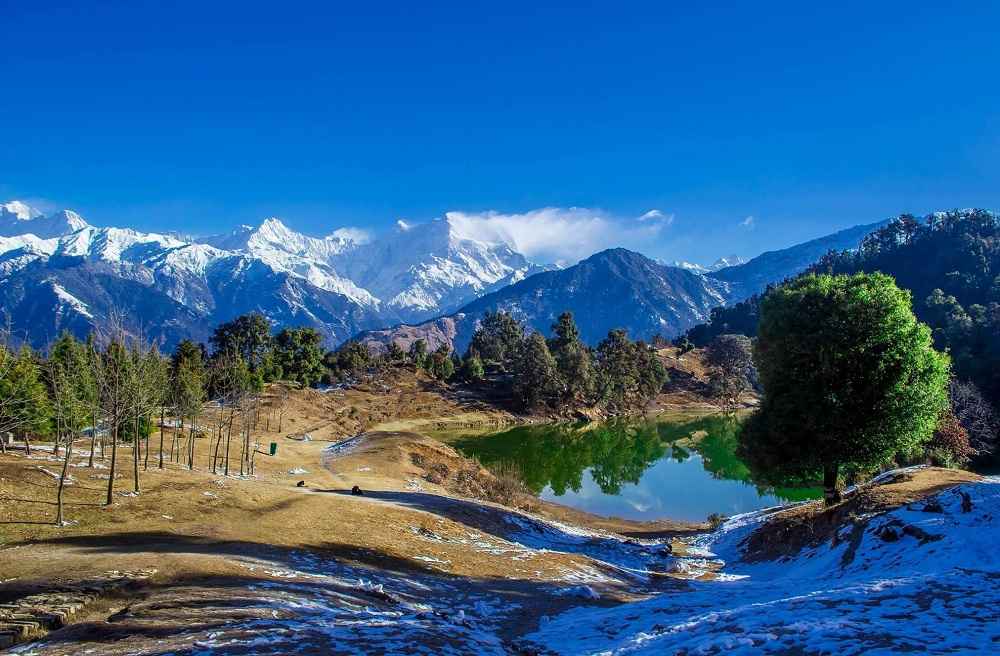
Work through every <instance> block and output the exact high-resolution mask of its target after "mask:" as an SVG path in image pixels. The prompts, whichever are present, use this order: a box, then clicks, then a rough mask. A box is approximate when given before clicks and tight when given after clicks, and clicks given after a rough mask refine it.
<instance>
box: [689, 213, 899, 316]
mask: <svg viewBox="0 0 1000 656" xmlns="http://www.w3.org/2000/svg"><path fill="white" fill-rule="evenodd" d="M888 222H889V220H885V221H879V222H877V223H869V224H867V225H857V226H854V227H851V228H847V229H846V230H840V231H838V232H835V233H833V234H831V235H826V236H824V237H819V238H817V239H811V240H809V241H806V242H803V243H801V244H796V245H795V246H790V247H788V248H782V249H780V250H774V251H768V252H766V253H762V254H760V255H758V256H757V257H755V258H753V259H751V260H750V261H748V262H745V263H742V264H738V265H735V266H727V267H723V268H720V269H718V270H716V271H713V272H711V273H709V274H708V275H710V276H711V277H712V278H715V279H716V280H719V281H722V282H724V283H726V284H728V285H729V286H730V295H729V299H728V302H730V303H735V302H737V301H742V300H743V299H745V298H749V297H750V296H753V295H754V294H756V293H758V292H762V291H764V289H765V288H766V287H767V286H768V285H770V284H772V283H776V282H781V281H782V280H785V279H786V278H791V277H792V276H794V275H796V274H798V273H801V272H802V271H805V270H806V269H807V268H808V267H809V266H810V265H812V264H813V263H815V262H816V260H818V259H819V258H821V257H823V256H824V255H826V254H827V253H829V252H830V251H845V250H854V249H855V248H857V247H858V245H859V244H860V243H861V240H862V239H864V238H865V236H866V235H869V234H871V233H872V232H875V231H876V230H878V229H879V228H881V227H882V226H884V225H885V224H887V223H888Z"/></svg>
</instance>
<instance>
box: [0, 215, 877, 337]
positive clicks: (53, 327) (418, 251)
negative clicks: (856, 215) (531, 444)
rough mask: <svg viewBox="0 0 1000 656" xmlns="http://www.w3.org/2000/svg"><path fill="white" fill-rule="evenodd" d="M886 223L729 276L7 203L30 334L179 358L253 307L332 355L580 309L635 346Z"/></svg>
mask: <svg viewBox="0 0 1000 656" xmlns="http://www.w3.org/2000/svg"><path fill="white" fill-rule="evenodd" d="M878 225H880V224H873V225H872V226H858V227H855V228H851V229H849V230H845V231H841V232H839V233H836V234H834V235H830V236H827V237H823V238H820V239H817V240H813V241H810V242H806V243H805V244H800V245H797V246H793V247H791V248H789V249H784V250H781V251H774V252H770V253H765V254H763V255H761V256H759V257H757V258H754V259H752V260H750V261H749V262H746V263H742V264H738V265H736V266H727V265H730V264H732V263H733V262H734V261H735V260H733V259H732V258H722V259H720V260H719V261H718V262H717V263H716V264H715V265H713V266H712V267H699V266H696V265H684V266H681V267H675V266H667V265H664V264H662V263H657V262H655V261H653V260H651V259H649V258H646V257H644V256H642V255H639V254H638V253H633V252H630V251H627V250H624V249H609V250H606V251H602V252H600V253H597V254H595V255H593V256H591V257H589V258H587V259H585V260H582V261H581V262H579V263H578V264H576V265H574V266H571V267H567V268H565V269H552V268H550V267H544V266H540V265H538V264H535V263H532V262H531V261H529V260H528V259H527V258H526V257H525V256H524V255H522V254H521V253H518V252H517V251H516V250H514V249H513V248H512V247H511V245H510V244H508V243H505V242H503V241H500V240H499V238H496V237H493V238H483V237H480V236H479V235H477V234H470V231H469V230H468V228H467V227H464V228H463V227H462V226H461V225H456V224H455V223H454V222H453V221H452V220H451V219H450V218H448V217H445V218H443V219H437V220H434V221H430V222H427V223H423V224H416V225H410V224H407V223H404V222H399V223H398V225H397V226H396V227H395V229H393V230H391V231H389V232H387V233H386V234H384V235H381V236H379V237H378V238H375V239H369V238H366V236H365V235H363V234H361V233H359V232H358V231H353V230H345V229H340V230H335V231H333V232H332V233H331V234H330V235H328V236H326V237H311V236H307V235H304V234H301V233H298V232H296V231H294V230H292V229H290V228H288V226H286V225H285V224H284V223H282V222H281V221H280V220H279V219H277V218H274V217H272V218H269V219H266V220H265V221H263V222H262V223H261V224H260V225H258V226H256V227H254V226H240V227H238V228H236V229H235V230H233V231H231V232H229V233H227V234H223V235H215V236H209V237H201V238H191V237H183V236H179V235H175V234H159V233H146V232H140V231H136V230H131V229H128V228H113V227H108V228H98V227H95V226H92V225H90V224H88V223H87V222H86V221H85V220H84V219H83V218H82V217H81V216H80V215H78V214H76V213H75V212H72V211H70V210H63V211H60V212H55V213H52V214H49V215H45V214H43V213H42V212H39V211H37V210H35V209H33V208H32V207H30V205H28V204H26V203H23V202H20V201H11V202H8V203H4V204H2V205H0V312H2V313H3V314H4V320H5V321H6V320H8V319H9V321H10V324H11V328H12V329H13V331H14V333H15V336H24V337H25V338H26V339H27V340H28V341H29V342H31V343H32V344H34V345H36V346H42V345H44V344H45V343H47V342H48V341H49V340H51V339H53V338H54V337H56V336H57V335H58V334H59V332H60V331H62V330H64V329H68V330H71V331H73V332H74V333H76V334H78V335H80V336H84V335H86V334H87V333H89V332H91V331H94V330H97V331H101V330H103V329H105V328H106V327H107V323H108V321H109V319H110V317H111V314H112V313H113V312H114V311H121V312H124V313H125V315H126V319H127V322H128V323H129V326H130V329H132V330H133V331H137V332H138V331H141V332H142V334H143V335H144V337H146V338H148V339H152V340H153V341H156V342H157V343H159V344H161V345H162V346H163V347H165V348H170V347H172V346H173V345H174V344H176V343H177V342H178V341H179V340H181V339H184V338H192V339H198V340H205V339H207V337H208V335H209V333H210V331H211V329H212V328H213V327H214V326H215V325H217V324H218V323H221V322H223V321H228V320H230V319H232V318H233V317H235V316H237V315H239V314H243V313H246V312H260V313H262V314H264V315H265V316H266V317H267V318H268V319H269V320H270V321H271V322H272V324H273V325H275V326H276V327H282V326H286V325H306V326H312V327H315V328H316V329H317V330H319V331H320V332H321V333H322V334H323V335H324V337H325V339H326V341H327V344H328V345H329V346H335V345H337V344H339V343H341V342H343V341H345V340H347V339H349V338H351V337H352V336H355V335H358V334H362V335H363V336H364V339H366V340H369V341H371V342H372V343H384V342H386V341H387V339H393V336H399V335H404V334H405V335H406V336H407V339H410V338H412V339H415V338H416V335H421V334H425V333H426V335H427V336H433V339H432V340H431V341H435V340H437V341H439V342H445V343H455V344H457V345H459V346H460V347H462V348H464V343H465V340H467V339H468V338H469V336H471V330H473V329H474V326H475V322H476V321H478V319H479V317H480V316H481V315H482V313H483V312H485V311H487V310H495V309H505V310H508V311H511V312H513V313H514V314H516V315H517V316H519V317H520V318H522V319H523V320H524V321H525V322H526V323H527V324H529V325H530V326H532V327H534V328H536V329H539V330H544V331H547V330H548V327H549V325H550V324H551V323H552V322H553V321H554V320H555V318H556V316H558V314H559V313H560V312H562V311H564V310H571V311H574V312H575V313H576V315H577V322H578V324H579V325H580V328H581V331H582V333H583V336H584V338H585V339H586V340H588V341H590V342H592V343H594V342H596V341H597V340H599V339H600V338H602V337H603V336H604V335H605V334H606V333H607V330H608V329H610V328H613V327H624V328H627V329H628V330H629V331H630V333H631V334H632V336H633V337H635V338H645V339H649V338H651V337H652V336H653V335H655V334H661V335H663V336H664V337H671V336H674V335H676V334H679V333H680V332H683V331H684V330H686V329H687V328H689V327H691V326H692V325H694V324H696V323H699V322H701V321H704V320H705V319H706V317H707V316H708V312H709V311H710V310H711V308H713V307H716V306H718V305H722V304H726V303H732V302H734V301H736V300H739V299H741V298H745V297H746V296H749V295H750V294H752V293H753V292H754V291H756V290H759V289H761V288H763V286H764V285H766V284H768V283H770V282H777V281H780V280H782V279H784V278H786V277H788V276H790V275H794V274H795V273H797V272H798V271H800V270H802V269H804V268H805V267H806V266H808V265H809V264H811V263H812V262H814V261H815V260H816V259H818V257H819V256H820V255H822V254H823V253H825V252H826V251H827V250H829V249H831V248H832V249H842V248H853V247H855V246H856V245H857V242H858V241H860V238H861V237H862V236H863V235H864V234H867V232H868V231H870V229H873V228H874V227H877V226H878ZM712 269H717V270H712ZM432 317H437V318H436V319H431V318H432ZM386 326H396V327H395V328H391V329H386V328H385V327H386ZM366 331H372V332H366ZM386 336H388V337H386ZM404 341H405V340H404Z"/></svg>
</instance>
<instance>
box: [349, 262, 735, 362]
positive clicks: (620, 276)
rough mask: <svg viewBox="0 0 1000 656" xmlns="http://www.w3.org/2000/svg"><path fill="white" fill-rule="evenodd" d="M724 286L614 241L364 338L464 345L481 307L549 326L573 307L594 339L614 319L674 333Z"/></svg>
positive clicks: (644, 334)
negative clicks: (443, 313) (456, 306)
mask: <svg viewBox="0 0 1000 656" xmlns="http://www.w3.org/2000/svg"><path fill="white" fill-rule="evenodd" d="M727 293H728V289H727V287H726V286H725V285H724V284H723V283H720V282H718V281H715V280H713V279H711V278H709V277H707V276H702V275H699V274H696V273H693V272H691V271H688V270H686V269H682V268H679V267H671V266H665V265H663V264H659V263H657V262H655V261H654V260H651V259H649V258H648V257H645V256H643V255H640V254H639V253H635V252H632V251H629V250H626V249H624V248H613V249H609V250H605V251H601V252H599V253H595V254H594V255H591V256H590V257H589V258H587V259H585V260H583V261H581V262H580V263H578V264H576V265H574V266H571V267H567V268H565V269H560V270H558V271H547V272H544V273H539V274H536V275H534V276H531V277H530V278H526V279H525V280H522V281H520V282H517V283H515V284H512V285H510V286H508V287H504V288H503V289H500V290H498V291H496V292H493V293H492V294H487V295H486V296H483V297H481V298H478V299H476V300H475V301H472V302H471V303H469V304H468V305H466V306H464V307H463V308H462V309H461V310H459V311H458V312H457V313H455V314H454V315H451V316H447V317H440V318H438V319H434V320H431V321H428V322H425V323H423V324H420V325H418V326H400V327H397V328H394V329H388V330H379V331H370V332H366V333H363V334H362V335H360V336H359V339H360V340H361V341H363V342H366V343H368V344H369V345H370V346H372V347H374V348H380V347H381V346H380V345H386V344H388V343H389V342H390V341H392V340H396V341H399V342H400V343H401V345H403V346H408V344H409V343H411V342H412V341H415V340H416V339H421V338H422V339H425V340H426V341H427V342H428V344H429V345H430V346H431V347H437V346H439V345H440V344H442V343H448V344H449V345H451V346H453V347H454V348H456V349H457V350H459V351H463V350H464V349H465V347H466V346H467V345H468V343H469V341H470V340H471V338H472V333H473V332H474V331H475V327H476V324H477V322H478V321H479V319H480V318H481V317H482V315H483V314H484V313H485V312H487V311H489V312H496V311H498V310H503V311H505V312H509V313H510V314H512V315H513V316H514V317H516V318H517V319H519V320H520V321H522V322H524V323H525V324H526V325H527V326H528V327H530V328H532V329H534V330H538V331H541V332H544V333H546V334H547V333H548V332H549V327H550V326H551V325H552V324H553V323H555V321H556V318H557V317H558V316H559V314H560V313H562V312H564V311H570V312H572V313H573V315H574V317H575V318H576V323H577V326H578V327H579V329H580V336H581V338H582V339H583V340H584V341H585V342H587V343H590V344H596V343H597V342H598V341H600V340H601V339H602V338H603V337H605V336H606V335H607V333H608V330H610V329H611V328H617V327H622V328H627V329H628V330H629V333H630V334H631V335H632V336H633V337H635V338H643V339H647V340H649V339H651V338H652V337H653V335H656V334H660V335H663V336H665V337H672V336H674V335H677V334H679V333H681V332H683V331H684V330H686V329H687V328H690V327H691V326H693V325H695V324H697V323H700V322H701V321H704V320H705V319H706V318H707V317H708V313H709V312H710V311H711V309H712V308H713V307H716V306H718V305H722V304H723V303H724V302H725V300H726V297H727Z"/></svg>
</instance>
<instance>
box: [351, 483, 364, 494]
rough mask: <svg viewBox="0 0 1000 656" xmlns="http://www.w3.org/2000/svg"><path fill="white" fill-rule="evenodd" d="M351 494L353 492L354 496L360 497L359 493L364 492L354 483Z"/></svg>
mask: <svg viewBox="0 0 1000 656" xmlns="http://www.w3.org/2000/svg"><path fill="white" fill-rule="evenodd" d="M351 494H353V495H354V496H356V497H360V496H361V495H363V494H364V492H362V491H361V488H360V487H358V486H357V485H355V486H354V487H352V488H351Z"/></svg>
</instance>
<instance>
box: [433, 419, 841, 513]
mask: <svg viewBox="0 0 1000 656" xmlns="http://www.w3.org/2000/svg"><path fill="white" fill-rule="evenodd" d="M739 430H740V422H739V420H738V419H737V418H735V417H731V416H724V415H707V416H699V417H682V418H676V417H674V418H657V419H655V420H647V421H642V422H609V423H601V424H544V425H532V426H519V427H516V428H511V429H508V430H504V431H501V432H496V433H488V434H484V433H478V434H477V433H471V432H466V433H460V432H459V433H455V432H452V433H443V434H438V435H436V437H438V438H439V439H442V440H444V441H446V442H448V443H449V444H451V445H452V446H453V447H455V448H457V449H458V450H459V451H461V452H462V453H464V454H465V455H467V456H472V457H475V458H477V459H478V460H479V461H480V462H481V463H483V465H485V466H487V467H489V466H491V465H495V464H497V463H500V462H509V463H513V464H514V465H516V466H517V468H518V469H519V470H520V473H521V476H522V478H523V479H524V481H525V483H527V485H528V487H530V488H531V490H532V491H533V492H535V493H537V494H538V495H539V496H540V497H541V498H542V499H545V500H548V501H555V502H557V503H561V504H564V505H567V506H571V507H573V508H578V509H580V510H585V511H587V512H591V513H596V514H598V515H605V516H612V517H621V518H625V519H634V520H651V519H677V520H687V521H701V520H704V519H705V518H706V517H708V515H710V514H712V513H720V514H723V515H727V516H732V515H736V514H739V513H743V512H748V511H751V510H757V509H760V508H766V507H769V506H774V505H777V504H779V503H784V502H788V501H798V500H802V499H813V498H820V497H821V496H822V490H821V489H820V488H772V487H767V486H762V485H757V484H755V483H754V481H753V480H752V477H751V475H750V471H749V470H748V469H747V467H746V465H744V464H743V463H742V462H741V461H740V460H739V458H737V457H736V444H737V437H738V435H739Z"/></svg>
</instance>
